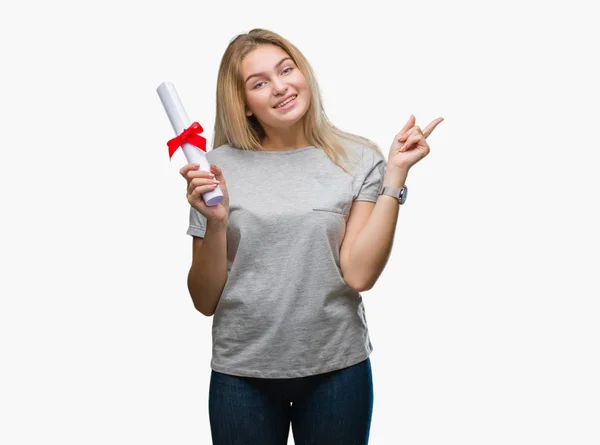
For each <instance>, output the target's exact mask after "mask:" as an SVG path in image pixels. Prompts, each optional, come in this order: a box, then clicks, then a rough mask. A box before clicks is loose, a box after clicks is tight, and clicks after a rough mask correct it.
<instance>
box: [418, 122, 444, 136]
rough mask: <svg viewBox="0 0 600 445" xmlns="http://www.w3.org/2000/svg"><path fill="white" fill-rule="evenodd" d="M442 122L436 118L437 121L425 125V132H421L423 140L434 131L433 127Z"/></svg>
mask: <svg viewBox="0 0 600 445" xmlns="http://www.w3.org/2000/svg"><path fill="white" fill-rule="evenodd" d="M443 120H444V118H443V117H438V118H437V119H435V120H433V121H432V122H431V123H430V124H429V125H427V127H425V130H423V136H424V137H425V139H427V136H429V135H430V134H431V132H432V131H433V130H434V129H435V127H437V126H438V124H439V123H440V122H442V121H443Z"/></svg>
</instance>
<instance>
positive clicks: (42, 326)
mask: <svg viewBox="0 0 600 445" xmlns="http://www.w3.org/2000/svg"><path fill="white" fill-rule="evenodd" d="M386 3H387V2H386ZM587 3H589V4H591V2H587ZM596 17H597V16H594V14H592V10H591V7H589V6H586V2H579V1H570V2H568V3H562V4H561V5H560V6H553V5H550V4H548V3H547V2H541V1H540V2H531V1H529V2H523V1H519V2H516V1H504V2H496V3H490V2H484V3H481V2H475V1H471V2H466V1H458V2H441V1H438V2H422V1H420V2H404V3H398V2H390V3H387V4H384V2H381V1H380V2H374V1H370V2H366V3H365V2H355V3H348V2H323V1H320V2H296V3H284V2H279V1H275V2H272V1H271V2H254V1H248V2H231V1H229V2H223V3H219V4H218V3H217V2H213V3H207V2H191V1H179V0H170V1H169V2H155V3H152V2H150V3H142V2H133V1H122V0H121V1H118V2H116V1H104V2H95V3H93V4H92V3H90V2H67V1H60V0H58V1H53V2H41V1H38V2H28V3H19V4H11V5H10V6H9V5H6V6H2V13H0V21H1V23H0V24H1V26H0V37H1V38H2V66H3V68H2V70H1V72H0V76H1V77H2V94H1V100H0V104H1V107H2V124H1V125H0V128H1V143H2V162H0V180H1V181H2V182H1V189H0V190H1V194H2V196H1V203H2V207H1V208H2V215H3V216H2V219H1V221H2V222H1V224H2V230H1V231H0V237H1V239H0V242H1V244H0V246H1V247H0V251H1V255H2V256H1V260H2V278H1V279H0V286H1V288H0V294H1V300H0V304H1V306H0V341H1V345H0V346H1V350H0V359H1V366H0V373H1V378H0V418H1V419H2V422H1V423H2V427H0V443H3V444H11V445H12V444H19V445H20V444H46V443H57V444H58V443H60V444H65V445H66V444H78V445H79V444H142V443H143V444H177V445H184V444H199V443H210V429H209V419H208V385H209V376H210V367H209V363H210V355H211V324H212V319H211V318H206V317H205V316H203V315H201V314H200V313H199V312H197V311H196V310H195V309H194V307H193V305H192V301H191V298H190V297H189V294H188V291H187V284H186V279H187V273H188V269H189V266H190V261H191V252H192V251H191V247H192V238H191V237H189V236H188V235H186V234H185V232H186V230H187V224H188V208H189V207H188V203H187V201H186V199H185V181H184V179H183V178H182V177H181V176H180V175H179V173H178V171H179V169H180V168H181V166H182V165H183V164H184V163H185V158H184V156H183V154H182V152H181V151H178V152H177V154H176V155H175V156H174V157H173V159H172V161H169V159H168V154H167V153H168V150H167V146H166V141H167V140H168V139H170V138H172V137H173V136H174V134H173V130H172V128H171V126H170V123H169V121H168V118H167V116H166V114H165V111H164V109H163V108H162V105H161V103H160V100H159V98H158V95H157V93H156V87H157V86H158V85H159V84H160V83H161V82H163V81H165V80H170V81H172V82H174V84H175V85H176V87H177V89H178V91H179V94H180V96H181V98H182V100H183V102H184V105H185V107H186V109H187V111H188V114H189V116H190V118H191V119H192V120H197V121H199V122H201V124H202V125H203V126H204V128H205V133H204V136H205V137H207V140H208V142H209V144H210V142H211V141H212V136H213V125H214V116H215V93H216V77H217V70H218V66H219V63H220V59H221V56H222V55H223V52H224V50H225V48H226V46H227V44H228V43H229V41H230V40H231V39H232V38H233V37H235V35H237V34H238V33H242V32H247V31H249V30H250V29H252V28H255V27H263V28H267V29H271V30H273V31H276V32H278V33H281V34H282V35H283V36H285V37H286V38H288V39H289V40H290V41H291V42H292V43H294V44H295V45H296V46H297V47H298V48H299V49H300V50H301V51H303V53H304V54H305V55H306V56H307V57H308V60H309V61H310V63H311V64H312V66H313V67H314V69H315V71H316V74H317V78H318V81H319V84H320V86H321V89H322V92H323V96H324V101H325V107H326V108H325V109H326V112H327V114H328V116H329V117H330V119H331V120H332V121H333V122H334V123H335V124H336V125H337V126H338V127H340V128H341V129H343V130H346V131H350V132H353V133H355V134H359V135H362V136H366V137H368V138H370V139H372V140H374V141H375V142H377V143H378V144H379V145H380V147H381V148H382V150H383V152H384V153H385V155H386V157H387V154H388V150H389V146H390V144H391V142H392V139H393V136H394V135H395V133H396V132H398V131H399V130H400V129H401V128H402V126H403V125H404V124H405V122H406V121H407V119H408V117H409V116H410V114H411V113H413V114H415V116H416V118H417V124H418V125H420V126H421V128H424V127H425V126H426V125H427V124H428V123H429V122H431V121H432V120H433V119H435V118H437V117H439V116H442V117H444V118H445V121H444V122H442V123H441V124H440V125H439V126H438V127H437V129H436V130H435V131H434V132H433V134H432V135H431V136H430V137H429V139H428V142H429V144H430V146H431V153H430V155H429V156H428V157H426V158H425V159H424V160H422V161H421V162H419V163H418V164H416V165H415V166H414V167H413V168H412V170H411V171H410V174H409V177H408V180H407V185H408V187H409V197H408V201H407V203H406V205H404V206H403V207H402V208H401V209H400V214H399V219H398V225H397V231H396V237H395V242H394V247H393V251H392V255H391V257H390V259H389V262H388V264H387V267H386V269H385V271H384V273H383V274H382V276H381V278H380V279H379V281H378V282H377V284H376V286H375V287H374V288H373V289H372V290H371V291H369V292H365V293H363V297H364V299H365V305H366V310H367V317H368V322H369V326H370V332H371V339H372V341H373V345H374V348H375V350H374V352H373V354H372V356H371V360H372V366H373V376H374V386H375V406H374V413H373V421H372V426H371V442H370V443H371V444H374V445H383V444H406V445H429V444H431V445H434V444H435V445H440V444H460V445H467V444H469V445H470V444H473V445H481V444H486V445H495V444H498V445H500V444H501V445H506V444H511V445H517V444H523V445H530V444H544V445H548V444H569V445H571V444H578V445H588V444H589V445H592V444H598V443H600V426H599V423H598V420H599V419H600V383H599V382H600V379H599V378H598V376H599V375H600V362H599V346H600V344H599V343H600V342H599V338H600V327H599V324H598V319H599V316H600V304H599V300H598V299H599V297H600V292H599V285H598V277H597V273H598V269H599V263H600V261H599V258H598V251H599V247H600V246H599V244H600V243H599V239H598V233H597V231H598V227H599V226H600V221H599V219H598V217H597V216H596V215H597V207H598V191H599V189H600V187H599V185H600V184H599V182H598V175H597V170H598V162H597V160H598V156H597V154H598V149H599V148H600V146H599V145H600V144H599V143H598V134H597V131H596V130H597V128H598V118H599V117H600V116H599V114H600V113H599V109H598V104H599V101H600V94H599V87H598V79H599V78H600V72H599V70H598V68H597V65H595V63H596V62H597V50H598V47H597V42H598V41H599V40H600V39H599V38H600V36H599V32H598V28H597V20H595V18H596ZM209 148H212V146H211V145H209ZM268 180H269V178H265V186H268ZM289 443H290V444H292V443H293V440H292V434H291V431H290V441H289Z"/></svg>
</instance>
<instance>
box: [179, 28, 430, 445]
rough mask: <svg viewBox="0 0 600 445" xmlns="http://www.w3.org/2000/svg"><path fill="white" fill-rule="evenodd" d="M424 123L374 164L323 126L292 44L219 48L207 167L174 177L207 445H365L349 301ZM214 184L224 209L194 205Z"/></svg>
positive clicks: (359, 145)
mask: <svg viewBox="0 0 600 445" xmlns="http://www.w3.org/2000/svg"><path fill="white" fill-rule="evenodd" d="M349 103H351V100H349ZM439 122H441V120H439V119H438V120H436V121H434V122H432V123H431V124H430V126H429V127H428V128H427V129H426V130H425V131H421V129H420V128H419V127H418V126H416V125H415V120H414V117H413V116H411V118H410V119H409V121H408V123H407V124H406V126H405V127H404V128H403V129H402V131H401V132H400V133H399V134H397V135H396V138H395V139H394V143H393V144H392V147H391V148H390V153H389V156H388V158H389V159H388V161H387V162H386V159H385V157H384V156H383V154H382V153H381V151H380V150H379V149H378V147H377V146H376V145H375V144H374V143H373V142H371V141H369V140H368V139H365V138H362V137H359V136H355V135H352V134H348V133H345V132H343V131H341V130H339V129H337V128H336V127H334V126H333V125H332V124H331V123H330V122H329V121H328V120H327V118H326V116H325V113H324V110H323V105H322V99H321V96H320V93H319V88H318V85H317V82H316V79H315V75H314V73H313V71H312V69H311V67H310V65H309V63H308V62H307V60H306V58H305V57H304V56H303V55H302V53H301V52H300V51H299V50H298V49H297V48H296V47H295V46H294V45H292V44H291V43H290V42H288V41H287V40H286V39H284V38H283V37H281V36H279V35H277V34H275V33H273V32H270V31H267V30H264V29H254V30H252V31H250V32H249V33H247V34H242V35H239V36H237V37H236V38H235V39H233V40H232V41H231V42H230V44H229V46H228V47H227V49H226V51H225V54H224V56H223V59H222V62H221V66H220V70H219V75H218V80H217V113H216V124H215V131H214V142H213V147H214V148H213V149H212V150H210V151H208V152H207V158H208V160H209V161H210V162H211V172H204V171H199V170H198V167H197V166H193V165H192V164H188V165H186V166H185V167H183V168H182V169H181V174H182V176H183V177H184V178H185V179H186V180H187V199H188V202H189V203H190V224H189V228H188V232H187V233H188V234H189V235H191V236H192V237H193V261H192V266H191V268H190V271H189V276H188V288H189V291H190V295H191V297H192V300H193V302H194V306H195V307H196V309H197V310H198V311H200V312H201V313H202V314H204V315H206V316H212V315H214V318H213V328H212V339H213V351H212V352H213V355H212V361H211V369H212V374H211V380H210V388H209V414H210V425H211V433H212V440H213V444H217V445H221V444H223V445H224V444H227V445H234V444H240V445H242V444H243V445H249V444H252V445H286V444H287V440H288V435H289V429H290V424H291V426H292V431H293V435H294V442H295V444H296V445H303V444H323V445H324V444H328V445H331V444H345V445H350V444H367V443H368V438H369V428H370V424H371V414H372V409H373V382H372V374H371V364H370V359H369V355H370V353H371V352H372V351H373V346H372V345H371V341H370V338H369V332H368V328H367V319H366V313H365V308H364V305H363V300H362V297H361V294H360V292H363V291H366V290H369V289H370V288H371V287H372V286H373V285H374V284H375V282H376V280H377V278H378V277H379V275H380V274H381V272H382V270H383V268H384V266H385V264H386V262H387V259H388V257H389V253H390V250H391V246H392V240H393V235H394V230H395V226H396V221H397V217H398V208H399V201H400V202H403V200H404V199H406V195H400V194H399V192H400V191H401V190H402V189H403V187H404V183H405V180H406V177H407V174H408V170H409V168H410V167H411V166H412V165H413V164H415V163H416V162H417V161H418V160H420V159H421V158H423V157H424V156H426V155H427V153H428V152H429V147H428V145H427V143H426V142H425V138H426V137H427V136H428V134H429V133H431V131H432V130H433V129H434V128H435V126H436V125H437V124H439ZM403 146H405V147H404V148H402V147H403ZM225 174H226V175H227V180H225ZM216 184H218V185H220V187H221V190H222V192H223V195H224V199H223V201H221V202H220V203H219V204H218V205H216V206H213V207H208V206H206V204H205V203H204V201H203V199H202V194H203V193H205V192H207V191H209V190H212V189H214V187H216ZM383 186H387V187H388V188H387V189H385V190H384V191H383V193H380V192H381V189H382V187H383ZM405 192H406V189H404V190H403V193H405ZM394 196H396V197H394ZM399 197H400V198H401V200H399V199H398V198H399Z"/></svg>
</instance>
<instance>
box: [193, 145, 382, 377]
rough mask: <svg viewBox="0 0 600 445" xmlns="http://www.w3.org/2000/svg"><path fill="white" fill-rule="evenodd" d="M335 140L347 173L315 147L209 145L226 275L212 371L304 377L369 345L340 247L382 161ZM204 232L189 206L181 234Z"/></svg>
mask: <svg viewBox="0 0 600 445" xmlns="http://www.w3.org/2000/svg"><path fill="white" fill-rule="evenodd" d="M341 141H342V144H343V146H344V147H345V148H346V149H347V150H348V154H349V156H350V158H349V160H347V161H346V164H345V165H346V166H348V167H350V168H351V170H352V171H353V173H354V174H353V176H351V175H349V174H348V173H346V172H345V171H344V170H342V169H341V168H340V167H338V166H337V165H335V164H334V163H333V162H332V161H331V160H330V159H329V157H328V156H327V155H326V154H325V152H324V151H322V150H321V149H319V148H317V147H315V146H309V147H302V148H297V149H294V150H288V151H279V152H278V151H267V152H248V151H243V150H239V149H236V148H233V147H231V146H228V145H222V146H220V147H217V148H215V149H213V150H210V151H208V152H207V154H206V156H207V159H208V161H209V162H210V163H212V164H216V165H217V166H219V167H221V168H222V169H223V175H224V176H225V180H226V181H227V188H228V190H229V225H228V228H227V270H228V278H227V282H226V284H225V287H224V288H223V292H222V293H221V297H220V300H219V303H218V305H217V307H216V309H215V314H214V316H213V325H212V340H213V348H212V349H213V351H212V361H211V368H212V369H213V370H215V371H217V372H222V373H225V374H231V375H237V376H247V377H260V378H294V377H304V376H309V375H314V374H321V373H325V372H329V371H334V370H337V369H342V368H345V367H347V366H351V365H354V364H356V363H359V362H361V361H363V360H365V359H366V358H367V357H368V356H369V355H370V353H371V352H372V351H373V346H372V345H371V341H370V338H369V332H368V328H367V319H366V314H365V308H364V306H363V300H362V296H361V294H360V293H358V292H355V291H353V290H352V289H350V287H348V285H347V284H346V282H345V281H344V279H343V276H342V271H341V268H340V249H341V246H342V241H343V239H344V233H345V229H346V221H347V219H348V216H349V212H350V208H351V206H352V202H353V200H358V201H371V202H377V196H378V192H379V189H380V187H381V185H382V183H383V177H384V173H385V167H386V160H385V158H384V157H383V156H382V154H381V153H379V152H376V151H375V150H373V149H371V148H369V147H366V146H364V145H361V144H358V143H356V142H349V141H346V140H341ZM205 231H206V218H205V217H204V216H203V215H202V214H201V213H199V212H198V211H197V210H196V209H194V208H193V207H191V206H190V221H189V228H188V231H187V234H188V235H192V236H198V237H203V236H204V234H205Z"/></svg>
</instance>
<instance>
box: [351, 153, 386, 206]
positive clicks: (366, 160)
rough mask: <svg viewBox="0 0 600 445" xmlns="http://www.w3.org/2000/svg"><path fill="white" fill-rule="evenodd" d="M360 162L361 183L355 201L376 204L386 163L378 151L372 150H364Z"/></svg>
mask: <svg viewBox="0 0 600 445" xmlns="http://www.w3.org/2000/svg"><path fill="white" fill-rule="evenodd" d="M362 161H363V164H362V165H363V181H362V186H361V188H360V190H359V192H358V195H357V196H356V198H355V201H371V202H377V197H378V195H379V190H380V189H381V186H382V185H383V178H384V176H385V167H386V165H387V161H386V159H385V158H384V157H383V155H382V154H381V153H380V152H379V151H375V150H373V149H372V148H364V151H363V156H362Z"/></svg>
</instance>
